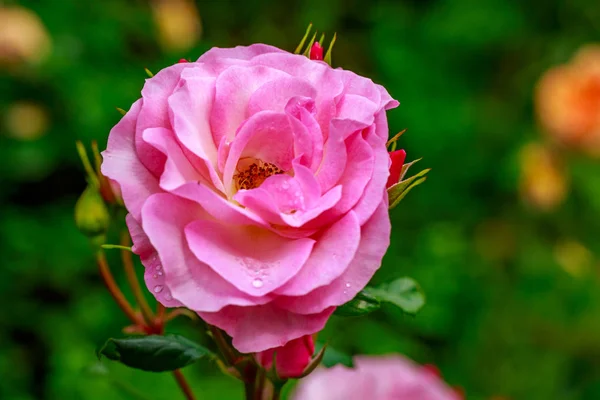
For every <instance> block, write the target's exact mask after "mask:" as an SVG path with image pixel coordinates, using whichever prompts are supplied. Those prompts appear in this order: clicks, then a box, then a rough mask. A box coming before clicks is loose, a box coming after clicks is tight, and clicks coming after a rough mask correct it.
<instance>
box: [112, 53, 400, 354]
mask: <svg viewBox="0 0 600 400" xmlns="http://www.w3.org/2000/svg"><path fill="white" fill-rule="evenodd" d="M397 105H398V102H397V101H395V100H393V99H392V98H391V97H390V96H389V94H388V93H387V91H386V90H385V89H384V88H383V87H381V86H379V85H376V84H375V83H373V82H372V81H371V80H370V79H367V78H363V77H360V76H358V75H356V74H354V73H352V72H349V71H344V70H342V69H333V68H331V67H330V66H329V65H327V64H326V63H324V62H317V61H312V60H310V59H309V58H307V57H304V56H301V55H294V54H290V53H288V52H285V51H283V50H280V49H277V48H275V47H271V46H267V45H262V44H256V45H252V46H249V47H236V48H232V49H219V48H214V49H211V50H210V51H208V52H207V53H205V54H204V55H203V56H202V57H200V58H199V59H198V61H196V62H188V63H178V64H175V65H173V66H171V67H168V68H165V69H164V70H162V71H160V72H159V73H157V74H156V75H155V76H154V77H153V78H151V79H148V80H147V81H146V84H145V85H144V88H143V89H142V98H141V99H139V100H138V101H136V102H135V103H134V104H133V105H132V107H131V109H130V110H129V111H128V112H127V114H126V115H125V116H124V117H123V119H122V120H121V121H120V122H119V123H118V124H117V125H116V126H115V127H114V128H113V129H112V131H111V133H110V137H109V140H108V149H107V150H106V151H105V152H104V153H103V155H104V163H103V165H102V172H103V173H104V174H105V175H106V176H107V177H109V178H111V179H114V180H115V181H117V182H118V183H119V186H120V188H121V192H122V196H123V200H124V203H125V206H126V208H127V209H128V211H129V213H130V214H129V216H128V218H127V223H128V226H129V229H130V233H131V235H132V238H133V242H134V248H133V249H134V251H135V252H136V253H137V254H139V255H140V256H141V259H142V263H143V264H144V266H145V267H146V274H145V280H146V284H147V285H148V288H149V289H150V291H151V292H152V293H153V294H154V295H155V296H156V298H157V299H158V301H159V302H161V303H162V304H163V305H165V306H167V307H177V306H186V307H188V308H190V309H191V310H194V311H196V312H197V313H198V314H199V315H200V316H201V317H202V318H203V319H204V320H205V321H206V322H208V323H209V324H212V325H215V326H217V327H219V328H221V329H223V330H225V331H226V332H227V333H228V334H229V335H230V336H232V338H233V345H234V346H235V347H236V348H237V349H238V350H239V351H241V352H244V353H252V352H260V351H264V350H267V349H272V348H274V347H279V346H284V345H285V344H286V343H288V342H289V341H291V340H294V339H298V338H301V337H302V336H305V335H310V334H312V333H314V332H317V331H319V330H321V329H322V328H323V326H324V325H325V323H326V321H327V319H328V318H329V316H330V315H331V313H332V312H333V311H334V310H335V307H336V306H339V305H341V304H344V303H345V302H347V301H349V300H350V299H352V298H353V297H354V296H355V295H356V294H357V293H358V292H359V291H360V290H361V289H362V288H364V287H365V285H366V284H367V283H368V282H369V280H370V279H371V277H372V276H373V274H374V273H375V271H376V270H377V269H378V268H379V266H380V263H381V259H382V257H383V255H384V253H385V251H386V250H387V247H388V245H389V240H390V219H389V214H388V199H387V192H386V182H387V178H388V174H389V170H388V168H389V163H390V158H389V155H388V152H387V149H386V141H387V138H388V125H387V118H386V110H387V109H390V108H393V107H396V106H397Z"/></svg>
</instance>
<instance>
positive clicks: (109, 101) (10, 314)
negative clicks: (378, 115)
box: [0, 0, 600, 400]
mask: <svg viewBox="0 0 600 400" xmlns="http://www.w3.org/2000/svg"><path fill="white" fill-rule="evenodd" d="M3 3H4V5H0V7H1V8H0V74H1V75H0V104H1V111H0V296H1V299H2V303H1V306H0V310H1V311H0V377H1V378H0V398H2V399H16V400H28V399H173V398H178V397H179V396H180V393H178V391H177V387H176V386H175V383H174V381H173V380H172V377H171V376H170V375H169V374H152V373H144V372H139V371H133V370H129V369H126V368H124V367H121V366H120V365H117V364H115V363H110V362H108V361H106V362H104V363H103V364H102V365H98V364H97V362H96V358H95V354H94V351H95V349H96V348H97V347H98V346H99V345H100V344H101V343H102V342H103V341H104V340H105V339H106V338H108V337H111V336H120V335H122V334H121V331H120V330H121V328H122V327H123V326H124V325H125V324H126V323H127V321H126V319H125V317H124V316H123V315H122V314H121V313H120V312H119V310H118V308H117V306H116V305H115V304H114V303H113V301H112V299H111V298H110V297H109V295H108V293H107V292H106V290H105V289H104V287H103V285H102V282H101V280H100V279H99V277H98V274H97V269H96V266H95V263H94V259H93V253H92V251H91V248H90V246H89V244H88V242H87V240H86V238H84V237H83V236H82V235H81V234H80V233H79V232H78V231H77V229H76V227H75V225H74V222H73V207H74V204H75V202H76V200H77V198H78V196H79V195H80V193H81V192H82V191H83V189H84V188H85V178H84V173H83V169H82V167H81V165H80V162H79V159H78V156H77V153H76V151H75V141H76V140H82V141H83V142H84V143H85V144H87V145H89V143H90V142H91V141H92V140H97V141H98V142H99V144H100V147H101V148H104V146H105V143H106V138H107V135H108V132H109V130H110V128H111V127H112V126H113V125H114V124H115V123H116V122H117V121H118V120H119V118H120V115H119V113H118V112H117V111H115V107H121V108H124V109H128V108H129V106H130V105H131V103H132V102H133V101H134V100H136V99H137V98H138V97H139V95H140V90H141V87H142V85H143V83H144V79H145V73H144V68H145V67H147V68H149V69H150V70H151V71H155V72H156V71H158V70H160V69H161V68H163V67H165V66H168V65H171V64H173V63H175V62H177V60H179V59H180V58H187V59H192V60H193V59H196V58H197V57H198V56H199V55H200V54H201V53H202V52H203V51H205V50H207V49H208V48H210V47H212V46H219V47H231V46H235V45H239V44H250V43H254V42H263V43H269V44H272V45H275V46H278V47H281V48H284V49H288V50H293V49H294V48H295V46H296V45H297V43H298V41H299V39H300V38H301V36H302V35H303V33H304V30H305V28H306V26H307V24H308V23H309V22H312V23H313V24H314V26H315V27H316V28H317V29H318V30H319V31H324V32H326V33H327V34H328V37H330V35H331V34H333V32H337V33H338V40H337V43H336V45H335V50H334V53H333V63H334V66H341V67H343V68H345V69H350V70H353V71H355V72H357V73H359V74H362V75H366V76H369V77H372V79H373V80H374V81H376V82H378V83H381V84H383V85H384V86H386V87H387V88H388V90H389V92H390V93H391V94H392V96H394V97H395V98H397V99H399V100H400V102H401V106H400V107H399V108H398V109H395V110H393V111H391V112H390V113H389V119H390V127H391V133H395V132H398V131H400V130H402V129H404V128H408V132H407V133H406V134H405V135H404V136H403V137H402V139H401V141H400V145H401V147H403V148H405V149H406V150H407V152H408V155H409V159H415V158H420V157H423V160H422V161H420V163H419V164H418V165H420V166H421V167H422V168H425V167H429V168H432V171H431V172H430V174H429V179H428V180H427V182H426V183H425V184H424V185H422V186H419V187H418V188H416V189H415V190H414V191H413V192H411V193H410V195H408V196H407V198H406V199H405V200H404V201H403V203H402V204H401V205H400V207H398V208H397V209H395V210H394V211H393V212H392V219H393V238H392V247H391V248H390V250H389V253H388V254H387V256H386V258H385V260H384V265H383V267H382V269H381V270H380V271H379V272H378V274H377V275H376V278H375V279H376V281H377V282H382V281H385V280H387V279H391V278H394V277H399V276H411V277H414V278H415V279H416V280H417V281H419V282H420V284H421V285H422V287H423V289H424V291H425V293H426V295H427V305H426V306H425V307H424V308H423V310H422V311H421V312H420V313H419V314H418V315H417V316H416V317H414V318H413V317H409V316H406V315H402V313H401V312H399V311H398V310H396V309H391V308H389V309H388V308H384V309H383V310H382V311H379V312H377V313H375V314H372V315H370V316H368V317H365V318H360V319H342V318H339V317H334V318H332V320H331V321H330V322H329V324H328V326H327V328H326V329H325V331H324V332H323V333H322V334H321V336H320V338H322V339H323V340H328V341H329V342H330V343H331V346H332V347H333V348H336V349H337V350H340V351H343V352H346V353H348V354H384V353H392V352H393V353H403V354H406V355H408V356H410V357H411V358H413V359H414V360H416V361H417V362H419V363H429V364H435V365H437V366H438V367H439V368H440V370H441V371H442V373H443V375H444V377H445V379H446V380H447V381H448V382H449V383H450V384H451V385H457V386H460V387H462V388H463V389H464V391H465V393H466V398H467V399H496V400H499V399H514V400H518V399H525V400H550V399H560V400H569V399H599V398H600V285H599V274H598V271H599V267H600V261H599V260H600V259H599V257H600V240H599V238H600V161H598V160H597V159H596V160H595V159H594V158H592V157H589V156H586V155H585V154H584V152H581V151H576V150H573V149H569V148H568V147H564V146H563V147H560V146H556V145H555V144H553V141H552V138H551V137H549V135H548V134H547V133H545V130H544V127H543V124H541V123H540V118H543V116H541V117H538V116H536V112H535V110H536V107H535V103H534V99H535V96H534V93H535V90H536V83H537V82H538V81H539V79H540V77H541V76H543V75H544V73H545V72H546V71H547V70H548V69H549V68H551V67H553V66H555V65H558V64H562V63H565V62H568V60H569V59H571V57H572V56H573V54H575V53H576V51H577V49H578V48H579V47H580V46H581V45H584V44H587V43H591V42H593V41H594V40H597V41H598V40H600V3H598V2H597V0H570V1H566V0H565V1H559V0H547V1H545V2H539V1H533V0H529V1H521V2H516V1H506V0H404V1H370V2H366V1H358V0H328V1H322V0H309V1H293V0H288V1H278V0H272V1H260V2H259V1H245V2H242V1H239V2H238V1H225V0H224V1H197V2H194V1H192V0H162V1H161V0H135V1H134V0H103V1H80V0H60V1H56V0H36V1H22V2H15V1H10V0H9V1H4V2H3ZM109 256H110V261H111V263H112V264H113V270H114V271H115V274H116V275H117V278H118V280H119V282H124V276H123V273H122V271H121V269H120V268H119V260H118V253H116V254H113V253H110V254H109ZM126 294H129V293H128V292H126ZM169 330H170V331H175V332H184V333H185V334H187V335H189V336H191V337H193V338H195V339H197V340H200V341H203V340H206V338H205V336H204V335H203V333H202V325H201V324H198V323H193V322H189V321H187V320H185V319H180V320H176V321H175V322H174V323H173V324H172V325H171V326H170V328H169ZM184 372H185V374H186V375H187V377H188V378H189V380H190V382H191V384H192V386H193V388H194V391H195V392H196V393H197V395H198V398H199V399H217V398H218V399H239V398H241V397H242V388H241V385H240V384H238V383H237V382H236V381H234V380H233V379H231V378H228V377H225V376H222V375H221V374H220V373H219V372H218V371H217V370H216V368H215V367H214V365H211V364H210V363H209V362H208V361H201V362H199V363H198V364H195V365H193V366H190V367H188V368H186V369H185V370H184Z"/></svg>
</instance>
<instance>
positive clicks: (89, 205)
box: [75, 185, 110, 239]
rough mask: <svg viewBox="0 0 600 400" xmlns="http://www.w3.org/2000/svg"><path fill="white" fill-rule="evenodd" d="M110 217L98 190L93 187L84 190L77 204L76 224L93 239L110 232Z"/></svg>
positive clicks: (89, 186)
mask: <svg viewBox="0 0 600 400" xmlns="http://www.w3.org/2000/svg"><path fill="white" fill-rule="evenodd" d="M109 222H110V215H109V213H108V209H107V208H106V204H105V203H104V200H103V199H102V196H101V195H100V193H99V192H98V190H97V189H96V188H95V187H94V186H92V185H88V187H87V188H86V189H85V190H84V192H83V194H82V195H81V197H79V200H77V204H75V224H76V225H77V228H79V230H80V231H81V233H83V234H84V235H86V236H87V237H89V238H91V239H95V238H97V237H98V236H102V235H104V234H105V233H106V231H107V230H108V225H109Z"/></svg>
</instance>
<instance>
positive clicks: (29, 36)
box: [0, 6, 51, 66]
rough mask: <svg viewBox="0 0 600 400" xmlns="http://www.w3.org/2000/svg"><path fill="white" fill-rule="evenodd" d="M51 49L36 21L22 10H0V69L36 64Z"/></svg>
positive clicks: (46, 34)
mask: <svg viewBox="0 0 600 400" xmlns="http://www.w3.org/2000/svg"><path fill="white" fill-rule="evenodd" d="M50 49H51V40H50V36H49V35H48V32H47V31H46V28H45V27H44V24H42V21H41V20H40V18H39V17H38V16H37V15H36V14H34V13H33V12H32V11H31V10H28V9H26V8H23V7H18V6H11V7H5V6H3V7H0V66H7V65H14V64H20V63H22V62H29V63H39V62H40V61H42V60H43V59H44V58H45V57H46V56H47V55H48V53H50Z"/></svg>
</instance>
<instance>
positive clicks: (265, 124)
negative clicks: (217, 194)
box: [223, 111, 294, 192]
mask: <svg viewBox="0 0 600 400" xmlns="http://www.w3.org/2000/svg"><path fill="white" fill-rule="evenodd" d="M274 138H276V140H274ZM293 145H294V138H293V136H292V132H291V128H290V124H289V121H288V117H287V115H285V114H282V113H274V112H272V111H261V112H259V113H257V114H254V115H253V116H252V117H250V118H249V119H248V120H247V121H246V122H245V123H244V124H243V125H242V126H241V127H240V129H239V131H238V133H237V135H236V137H235V140H234V141H233V142H232V143H231V147H230V149H229V156H228V158H227V162H226V163H225V171H224V173H223V181H224V182H225V189H226V190H228V191H229V192H232V191H233V189H234V185H233V182H232V179H233V175H234V173H235V170H236V167H237V164H238V161H239V160H240V158H243V157H252V158H257V159H259V160H262V161H264V162H270V163H274V164H275V165H277V166H278V167H279V168H281V169H282V170H284V171H286V170H288V169H290V168H291V167H292V159H293V156H294V154H293Z"/></svg>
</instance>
